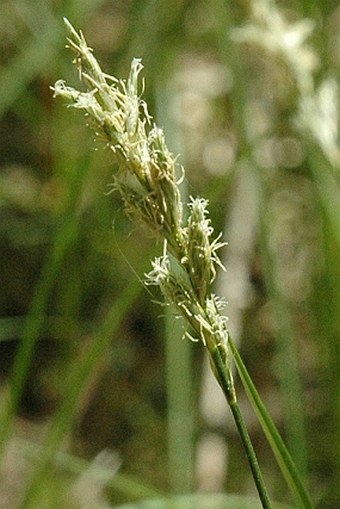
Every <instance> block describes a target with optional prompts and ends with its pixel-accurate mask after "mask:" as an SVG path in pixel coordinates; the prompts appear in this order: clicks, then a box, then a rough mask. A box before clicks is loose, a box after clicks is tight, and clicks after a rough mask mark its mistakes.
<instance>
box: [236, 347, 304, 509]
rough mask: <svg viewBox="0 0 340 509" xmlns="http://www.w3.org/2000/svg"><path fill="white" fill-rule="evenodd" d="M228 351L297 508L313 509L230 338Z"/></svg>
mask: <svg viewBox="0 0 340 509" xmlns="http://www.w3.org/2000/svg"><path fill="white" fill-rule="evenodd" d="M228 344H229V349H230V351H231V353H232V355H233V357H234V361H235V364H236V368H237V371H238V373H239V375H240V378H241V380H242V383H243V386H244V388H245V390H246V392H247V395H248V397H249V400H250V402H251V404H252V406H253V408H254V410H255V413H256V414H257V416H258V419H259V421H260V423H261V426H262V429H263V431H264V433H265V435H266V437H267V440H268V442H269V443H270V446H271V448H272V451H273V452H274V454H275V456H276V460H277V462H278V465H279V467H280V469H281V472H282V474H283V476H284V477H285V479H286V481H287V484H288V485H289V487H290V489H291V491H292V493H293V494H294V496H295V498H296V501H297V503H298V504H299V507H301V508H303V509H313V507H314V506H313V504H312V501H311V499H310V497H309V494H308V492H307V490H306V488H305V486H304V484H303V482H302V481H301V478H300V476H299V472H298V471H297V468H296V466H295V464H294V462H293V460H292V457H291V455H290V454H289V451H288V450H287V448H286V446H285V444H284V442H283V440H282V438H281V435H280V433H279V432H278V430H277V428H276V426H275V424H274V422H273V421H272V419H271V417H270V415H269V413H268V411H267V409H266V407H265V405H264V404H263V401H262V400H261V398H260V395H259V394H258V392H257V390H256V388H255V386H254V383H253V381H252V379H251V378H250V375H249V373H248V371H247V368H246V367H245V365H244V363H243V361H242V359H241V356H240V354H239V352H238V350H237V348H236V346H235V343H234V342H233V340H232V338H231V337H229V342H228Z"/></svg>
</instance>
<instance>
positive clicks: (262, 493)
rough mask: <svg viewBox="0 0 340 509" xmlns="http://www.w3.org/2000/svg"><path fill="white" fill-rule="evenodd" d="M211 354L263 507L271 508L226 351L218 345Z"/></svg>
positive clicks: (265, 508)
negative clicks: (238, 400) (226, 357)
mask: <svg viewBox="0 0 340 509" xmlns="http://www.w3.org/2000/svg"><path fill="white" fill-rule="evenodd" d="M210 355H211V358H212V362H213V368H214V371H215V375H216V378H217V380H218V382H219V384H220V386H221V388H222V390H223V393H224V395H225V397H226V398H227V401H228V404H229V407H230V409H231V412H232V414H233V417H234V421H235V424H236V427H237V430H238V432H239V435H240V438H241V441H242V444H243V447H244V450H245V453H246V456H247V459H248V462H249V466H250V469H251V473H252V475H253V479H254V482H255V485H256V489H257V491H258V494H259V497H260V500H261V503H262V507H263V509H271V507H272V506H271V503H270V500H269V496H268V492H267V488H266V485H265V482H264V478H263V475H262V472H261V469H260V465H259V462H258V460H257V456H256V453H255V450H254V447H253V444H252V441H251V438H250V436H249V433H248V429H247V426H246V423H245V420H244V418H243V415H242V412H241V409H240V407H239V404H238V402H237V397H236V392H235V387H234V383H233V378H232V374H231V371H230V370H229V368H228V367H227V366H226V364H225V361H224V359H225V352H224V347H223V346H222V345H217V346H216V347H215V348H213V349H212V351H210Z"/></svg>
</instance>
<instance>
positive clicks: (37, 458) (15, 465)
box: [0, 0, 340, 509]
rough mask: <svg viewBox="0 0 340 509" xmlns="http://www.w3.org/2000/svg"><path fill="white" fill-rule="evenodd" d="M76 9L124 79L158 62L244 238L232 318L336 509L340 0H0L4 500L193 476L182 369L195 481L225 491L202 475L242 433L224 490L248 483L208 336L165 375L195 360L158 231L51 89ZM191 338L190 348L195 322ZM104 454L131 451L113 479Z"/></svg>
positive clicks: (215, 201) (292, 438)
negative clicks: (211, 381)
mask: <svg viewBox="0 0 340 509" xmlns="http://www.w3.org/2000/svg"><path fill="white" fill-rule="evenodd" d="M63 16H67V17H68V18H69V19H70V20H71V22H72V23H73V24H74V26H75V27H77V28H82V30H83V31H84V33H85V35H86V39H87V41H88V43H89V44H90V45H91V46H92V47H93V48H94V49H95V52H96V56H97V57H99V59H100V61H101V64H102V67H103V68H104V69H106V70H107V72H109V73H110V74H113V75H115V76H118V77H124V76H127V73H128V70H129V66H130V61H131V58H132V57H141V58H142V59H143V63H144V66H145V70H144V76H145V80H146V86H145V92H144V93H145V98H146V100H147V101H148V104H149V109H150V112H151V113H152V114H153V115H154V117H155V118H157V123H158V124H159V125H163V126H164V128H165V132H166V137H167V142H168V144H169V146H170V148H173V150H174V152H180V153H181V161H182V162H183V163H185V166H186V174H187V182H186V184H185V187H186V190H187V191H186V192H187V193H188V194H192V195H196V194H200V195H202V196H204V197H205V198H207V199H209V200H210V210H211V213H212V219H213V224H214V227H215V230H216V231H220V230H223V232H224V240H226V241H228V242H229V247H228V248H227V249H226V251H225V260H224V262H225V264H226V266H227V269H228V272H227V273H226V274H225V275H223V274H221V275H220V276H219V279H218V291H219V293H220V294H222V295H223V296H225V297H226V299H227V300H228V301H229V307H228V308H227V314H229V316H230V329H231V331H232V332H233V334H234V336H237V339H238V341H239V344H240V349H241V352H242V354H243V357H244V361H245V363H246V364H247V366H248V367H249V370H250V371H251V373H252V376H253V377H254V380H255V382H256V384H257V386H258V389H259V391H260V393H261V394H262V395H263V397H264V399H265V400H266V401H267V404H268V407H269V409H270V411H271V412H272V415H273V417H274V420H275V421H276V422H277V424H278V426H279V427H280V429H282V431H283V433H284V435H285V436H286V438H287V443H288V446H289V448H290V449H291V451H292V454H293V457H294V458H295V460H296V462H297V464H298V466H299V468H300V470H301V471H302V472H303V473H304V475H305V476H306V480H307V484H308V485H309V487H310V490H311V494H312V498H313V499H314V500H315V502H316V505H317V506H318V507H320V508H321V507H322V508H325V509H332V508H334V507H335V505H336V501H337V500H338V499H339V496H340V494H339V487H338V483H337V477H339V458H340V437H339V426H338V422H339V415H340V407H339V397H338V391H339V369H338V362H339V346H338V345H339V340H338V338H339V332H340V324H339V316H340V292H339V290H340V282H339V281H340V277H339V276H340V274H339V267H340V249H339V248H340V198H339V167H340V164H339V136H338V124H339V109H338V90H337V82H338V75H339V54H340V39H339V33H340V10H339V7H338V5H337V2H332V1H331V0H328V1H325V2H310V1H308V2H307V1H305V2H303V1H302V0H300V2H298V1H289V2H280V3H277V4H273V3H272V2H267V1H265V0H257V1H255V2H249V3H248V2H224V1H222V0H208V1H191V0H179V1H175V0H159V1H154V0H115V1H111V0H110V1H104V0H83V1H82V2H80V1H79V0H73V1H70V0H64V1H57V0H55V1H52V0H48V1H43V0H39V1H36V2H30V1H29V0H26V1H25V0H3V1H2V2H1V8H0V47H1V51H0V267H1V292H0V350H1V358H0V368H1V382H2V385H1V394H0V395H1V401H2V402H4V404H3V407H4V408H5V411H4V412H3V417H2V424H4V425H3V426H2V427H1V428H2V430H4V431H1V433H3V435H2V437H3V440H2V444H3V447H2V449H3V451H2V453H3V454H2V456H1V459H2V471H3V476H4V477H3V478H4V483H3V486H4V488H1V489H0V507H13V508H15V507H19V502H18V500H19V497H20V495H21V494H23V496H24V500H26V502H23V504H22V507H28V506H29V504H31V506H32V507H51V508H52V507H66V506H67V504H68V505H69V506H70V507H87V506H86V503H87V504H90V501H91V504H92V505H91V507H95V504H97V505H98V507H102V506H103V504H104V502H101V501H102V497H103V496H104V495H103V493H102V488H103V486H105V485H107V496H108V497H109V500H110V503H111V505H112V506H114V505H115V504H118V503H125V502H130V501H131V500H133V499H138V498H145V497H151V496H156V495H157V494H158V493H159V492H161V491H162V492H168V491H170V489H176V486H174V483H173V482H171V472H173V471H174V467H173V465H172V466H171V465H169V461H170V463H171V461H174V460H173V459H171V458H177V459H176V460H175V461H179V459H180V457H181V447H182V446H180V448H179V449H180V450H179V453H178V451H177V453H176V451H175V452H174V451H169V450H168V448H167V441H169V435H168V434H167V422H168V416H169V415H172V418H173V414H171V408H172V407H171V405H172V404H174V405H176V401H177V400H179V399H180V398H181V396H182V394H183V385H185V384H188V385H189V386H190V385H191V384H193V385H194V390H193V394H192V395H191V398H192V399H193V401H192V408H194V409H195V410H194V413H195V414H194V417H195V420H194V425H192V422H191V423H190V424H189V423H188V426H187V428H186V431H188V433H186V434H185V432H184V431H183V436H185V440H186V441H187V443H188V442H190V443H193V444H194V450H195V454H194V459H193V461H194V465H193V468H192V472H189V476H190V477H191V479H189V480H188V479H186V481H185V482H186V483H187V486H190V485H191V486H192V487H193V489H195V490H201V489H202V490H204V489H205V490H210V491H213V490H214V489H216V485H214V481H213V480H212V481H211V482H210V481H209V480H208V477H207V471H209V469H211V470H214V469H213V467H212V466H213V465H214V468H215V467H216V465H217V463H218V460H217V458H220V456H218V455H217V456H214V455H213V454H212V451H213V450H214V444H216V443H217V444H219V445H218V446H217V448H216V449H218V450H219V451H224V447H225V444H227V447H228V451H229V452H228V462H227V463H228V466H227V472H226V476H225V478H224V474H225V470H224V466H223V464H221V468H220V472H222V475H220V474H219V471H218V469H217V468H216V471H215V470H214V475H215V478H218V477H219V475H220V477H221V481H220V485H218V486H217V488H218V489H219V490H221V489H226V490H228V491H230V492H239V493H244V494H248V493H253V487H252V481H251V478H250V476H249V473H248V472H247V469H246V468H245V463H244V461H245V460H244V459H243V456H242V451H241V449H240V447H239V444H238V440H237V438H236V435H235V432H234V430H233V428H232V426H231V425H229V422H228V417H226V418H225V420H223V419H222V420H221V419H220V418H219V417H216V418H215V419H214V418H213V417H210V419H209V418H208V417H207V415H206V411H205V407H204V401H203V400H204V397H205V396H204V394H205V391H206V386H205V378H204V376H202V373H204V368H203V364H202V361H203V354H204V351H203V349H202V348H201V347H200V346H199V345H193V352H192V359H191V362H192V370H191V371H192V373H189V374H188V370H187V371H186V373H187V375H186V376H187V377H188V379H187V380H185V379H184V378H183V376H184V375H181V378H180V383H176V380H173V379H174V378H175V376H174V375H173V374H172V375H171V379H172V383H171V380H169V376H168V378H167V377H166V369H167V372H168V374H169V372H171V373H176V365H177V363H180V360H179V359H178V358H177V359H176V360H175V359H174V360H173V361H172V357H170V356H172V355H176V353H174V352H173V350H174V349H173V348H171V346H170V347H169V345H168V346H167V348H165V341H164V334H165V327H164V320H163V318H162V317H160V316H159V313H160V310H159V307H157V306H155V305H154V304H153V303H152V302H151V300H152V298H153V299H154V300H157V298H158V296H157V295H154V296H151V298H150V295H148V294H147V293H146V291H145V290H143V286H142V284H141V283H140V281H139V278H141V279H142V278H143V274H144V273H145V272H147V271H148V270H149V269H150V262H149V260H150V257H152V256H154V254H155V253H156V251H157V250H159V249H160V246H154V241H153V239H150V238H149V236H148V235H147V233H146V232H145V231H143V230H141V229H140V227H139V226H136V225H134V224H132V223H130V222H128V220H126V218H125V216H124V213H123V211H122V204H121V203H120V202H119V199H118V197H117V196H116V195H115V194H110V195H109V196H107V195H106V194H107V193H108V191H110V182H111V181H112V178H111V176H112V173H113V172H114V171H115V168H114V167H113V166H112V164H111V162H110V156H109V154H108V153H106V152H105V150H103V148H102V146H101V145H100V142H98V141H96V140H93V137H92V134H91V132H90V131H89V130H87V129H86V127H85V126H84V125H83V120H82V118H81V117H80V115H77V113H76V112H74V111H70V110H66V109H65V107H63V106H62V105H61V104H60V103H59V102H57V101H54V100H53V99H52V92H51V91H50V89H49V86H50V85H52V84H53V83H54V82H55V81H56V80H57V79H58V78H60V77H64V78H67V81H68V82H70V83H72V82H74V83H76V80H77V77H76V75H75V73H74V69H73V67H72V66H71V64H70V52H69V51H67V50H65V49H64V45H65V30H64V26H63V23H62V17H63ZM76 84H77V86H78V83H76ZM112 225H113V228H112ZM161 313H162V311H161ZM170 322H172V323H173V322H174V321H171V320H170ZM168 328H169V325H167V329H168ZM170 328H172V326H170ZM176 335H178V338H176V337H173V338H171V339H172V342H176V341H177V342H178V348H182V344H181V335H182V330H181V328H180V327H179V331H178V334H175V336H176ZM175 344H176V343H175ZM171 352H172V353H171ZM169 364H170V365H171V364H172V365H173V368H174V369H173V371H169ZM166 366H168V367H167V368H166ZM13 369H14V370H15V372H13ZM179 369H180V367H179ZM10 380H12V381H13V385H12V386H11V384H10ZM174 382H175V383H174ZM10 388H12V391H13V394H14V396H15V398H16V399H17V403H18V404H17V409H16V412H15V418H13V415H12V414H11V412H10V411H8V408H7V407H6V404H5V403H6V401H7V397H8V392H9V390H10ZM15 398H14V399H15ZM211 400H212V401H213V398H211ZM170 402H175V403H171V405H170ZM241 403H243V402H242V401H241ZM245 408H246V409H247V407H246V406H245ZM210 416H211V409H210ZM171 422H173V421H171ZM249 424H250V431H251V434H252V436H253V437H254V441H255V445H256V448H257V450H258V452H259V456H260V461H261V463H262V464H263V469H264V474H265V477H266V479H267V482H268V486H269V490H270V491H271V493H272V495H273V498H275V499H277V500H282V501H284V502H287V501H288V502H289V498H287V497H286V491H287V490H286V486H285V484H284V481H283V480H282V478H281V477H280V475H279V472H278V470H277V468H276V467H275V466H274V461H273V459H272V457H271V455H270V452H269V448H268V446H267V445H266V444H265V442H264V438H263V436H262V434H261V433H260V431H259V430H260V428H259V426H258V424H257V423H256V422H255V420H254V419H253V417H252V414H249ZM175 426H176V423H175ZM181 427H182V428H185V427H186V423H185V422H182V421H181V420H180V425H179V426H178V423H177V427H176V430H181ZM176 433H177V438H178V442H177V443H181V442H180V440H181V436H180V435H181V431H179V432H178V431H177V432H176ZM205 437H210V442H209V440H208V442H206V444H208V449H207V448H204V441H203V439H204V438H205ZM23 440H24V442H23ZM176 440H177V439H176V436H175V437H172V439H171V441H170V442H168V443H171V444H172V446H171V447H173V448H176ZM23 443H24V444H26V445H25V446H23ZM33 444H35V445H34V446H33ZM44 444H45V445H44ZM46 444H48V447H49V448H46ZM209 444H210V445H209ZM103 449H111V450H113V451H114V455H113V456H112V455H110V454H108V455H107V456H105V458H104V466H105V469H106V470H105V475H102V476H101V475H99V474H100V468H99V474H98V468H97V470H96V465H97V463H96V460H93V458H95V457H97V458H98V455H99V453H100V451H103ZM61 450H63V451H67V452H68V454H69V456H67V458H68V459H65V457H64V458H63V459H62V457H61V456H60V454H61V453H60V451H61ZM182 450H183V451H185V450H188V449H185V446H183V449H182ZM202 451H205V453H203V452H202ZM118 454H119V459H118ZM202 454H203V457H202ZM182 455H184V453H183V454H182ZM76 457H77V458H83V459H84V460H85V459H87V460H89V461H91V462H92V463H91V465H90V466H89V467H88V468H87V469H85V472H84V473H83V474H82V475H81V476H80V477H78V478H77V479H76V476H77V475H78V474H79V471H80V470H84V466H83V463H82V462H81V461H80V460H79V459H78V460H76V459H75V458H76ZM77 461H78V463H77ZM210 461H211V463H210ZM79 462H80V463H79ZM102 462H103V458H102V456H100V455H99V465H102V464H103V463H102ZM202 462H203V465H205V469H204V468H203V467H202ZM185 464H186V463H185V458H184V459H183V462H182V463H181V462H180V463H179V465H178V468H177V470H178V472H177V474H178V475H177V477H178V478H179V479H181V478H182V479H184V478H185V477H186V473H185V472H183V470H181V468H182V469H185V468H187V467H185V466H183V465H185ZM75 465H76V467H77V468H75ZM103 468H104V467H103ZM117 468H119V472H118V473H117V474H116V476H114V477H113V478H112V479H111V477H110V476H111V474H112V475H113V474H114V472H115V471H116V469H117ZM110 469H111V470H110ZM168 470H169V472H170V475H168ZM175 470H176V468H175ZM108 471H109V473H108ZM32 472H33V477H31V476H32ZM91 472H94V473H95V472H97V474H98V475H97V474H96V475H97V477H98V479H99V480H98V479H97V477H96V475H95V474H94V473H93V475H92V474H91ZM84 476H85V477H84ZM86 476H87V477H86ZM119 476H120V477H119ZM124 476H126V477H124ZM169 478H170V480H169ZM84 479H85V481H84ZM96 479H97V480H96ZM77 483H78V484H77ZM81 483H83V484H81ZM37 486H38V488H37ZM79 486H80V487H79ZM82 486H87V487H88V493H91V496H90V495H88V496H87V495H86V493H87V492H86V490H85V488H84V489H83V488H82ZM150 486H152V488H151V487H150ZM182 486H185V484H183V485H182ZM170 487H171V488H170ZM177 490H181V488H180V486H177ZM79 493H83V495H84V493H85V496H83V497H81V496H80V495H79ZM62 496H65V499H62ZM91 497H93V498H91ZM61 499H62V500H63V502H61ZM32 504H35V505H32ZM58 504H59V505H58ZM60 504H61V505H60Z"/></svg>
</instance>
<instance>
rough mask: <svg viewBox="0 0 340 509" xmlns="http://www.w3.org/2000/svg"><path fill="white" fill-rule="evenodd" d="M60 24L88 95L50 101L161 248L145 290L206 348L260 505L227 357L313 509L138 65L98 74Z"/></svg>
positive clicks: (205, 225) (202, 214)
mask: <svg viewBox="0 0 340 509" xmlns="http://www.w3.org/2000/svg"><path fill="white" fill-rule="evenodd" d="M65 23H66V26H67V29H68V47H69V48H70V49H71V50H72V51H73V52H74V53H75V64H76V66H77V68H78V71H79V76H80V79H81V81H82V82H83V83H84V85H85V87H86V90H85V91H78V90H76V89H74V88H72V87H69V86H67V85H66V84H65V82H64V81H63V80H59V81H57V82H56V83H55V85H54V87H53V90H54V96H55V97H59V96H60V97H61V98H62V99H64V100H66V102H67V103H68V105H69V106H72V107H74V108H76V109H80V110H82V111H83V112H84V113H85V116H86V118H87V120H88V123H89V124H90V125H91V126H92V127H93V128H94V130H95V133H96V136H97V138H98V139H101V140H103V142H104V144H105V146H106V147H107V149H108V150H109V151H110V152H111V154H112V157H113V159H114V161H115V162H116V164H117V168H118V169H117V171H116V173H115V175H114V177H113V184H112V189H113V190H115V191H117V192H118V193H119V194H120V196H121V199H122V201H123V203H124V205H125V210H126V212H127V214H128V215H129V216H130V217H132V218H133V219H134V220H136V221H138V222H139V223H142V224H143V225H145V226H146V227H147V229H148V230H149V231H151V232H152V233H153V234H154V235H155V237H156V238H158V239H159V240H160V241H161V242H162V244H163V252H162V255H161V256H160V257H157V258H156V259H155V260H154V261H152V269H151V271H150V272H149V273H148V274H146V275H145V284H146V285H148V286H156V287H159V289H160V291H161V293H162V295H163V298H164V305H172V306H174V308H175V309H176V311H177V313H178V315H180V316H182V317H183V318H184V320H185V321H186V322H187V324H188V325H189V328H188V329H187V332H185V335H186V336H187V337H188V338H190V339H191V340H194V341H200V342H201V344H202V345H203V346H204V347H205V349H206V351H207V354H208V356H209V359H210V363H211V368H212V371H213V373H214V375H215V378H216V380H217V382H218V383H219V385H220V386H221V388H222V391H223V393H224V395H225V397H226V400H227V402H228V405H229V407H230V409H231V412H232V415H233V417H234V420H235V423H236V427H237V430H238V432H239V435H240V437H241V440H242V443H243V445H244V449H245V452H246V456H247V458H248V462H249V466H250V469H251V472H252V475H253V478H254V482H255V485H256V488H257V491H258V494H259V497H260V500H261V503H262V507H263V508H264V509H270V508H271V507H272V505H271V502H270V500H269V496H268V492H267V489H266V486H265V482H264V479H263V476H262V473H261V470H260V467H259V464H258V461H257V457H256V453H255V451H254V448H253V445H252V442H251V439H250V436H249V433H248V430H247V426H246V423H245V420H244V418H243V416H242V413H241V410H240V407H239V404H238V400H237V394H236V388H235V384H234V379H233V375H232V368H231V358H232V357H234V359H235V361H236V367H237V369H238V370H239V372H240V375H241V379H242V382H243V383H244V385H245V387H246V389H247V392H248V395H249V397H250V400H251V402H252V403H253V405H254V407H255V409H256V410H257V413H258V415H259V418H260V422H261V425H262V426H263V429H264V431H265V433H266V435H267V437H268V439H269V442H270V444H271V446H272V448H273V451H274V453H275V454H276V457H277V459H278V463H279V465H280V467H281V469H282V472H283V473H284V475H285V477H286V479H287V481H288V483H289V485H290V487H291V489H292V492H293V493H294V494H295V496H296V500H297V502H298V503H299V505H300V507H303V508H305V509H307V508H309V509H311V508H312V503H311V502H310V499H309V496H308V494H307V492H306V490H305V488H304V486H303V484H302V482H301V481H300V479H299V476H298V474H297V471H296V468H295V466H294V464H293V462H292V460H291V457H290V455H289V453H288V451H287V449H286V448H285V446H284V444H283V442H282V440H281V438H280V435H279V434H278V432H277V430H276V427H275V425H274V424H273V422H272V421H271V419H270V417H269V414H268V412H267V410H266V408H265V407H264V405H263V403H262V401H261V399H260V397H259V395H258V393H257V391H256V389H255V387H254V385H253V384H252V382H251V379H250V377H249V375H248V373H247V371H246V368H245V366H244V364H243V363H242V360H241V358H240V356H239V354H238V352H237V349H236V347H235V344H234V342H233V341H232V338H231V337H230V334H229V331H228V327H227V318H226V317H225V316H224V315H223V314H222V309H223V307H224V301H223V299H221V298H220V297H218V296H217V295H215V294H214V293H213V291H212V284H213V282H214V279H215V277H216V270H217V268H218V267H220V268H223V266H222V263H221V261H220V259H219V254H218V252H219V250H220V249H221V248H222V247H223V246H224V245H225V242H223V241H222V240H221V235H217V236H215V235H214V230H213V227H212V226H211V221H210V218H209V211H208V202H207V200H205V199H204V198H200V197H196V198H194V197H190V198H189V203H188V204H187V205H186V209H185V205H184V204H183V203H182V198H181V193H180V183H181V180H182V179H183V177H184V169H183V167H182V166H181V165H180V164H179V163H178V160H177V158H176V157H174V156H173V154H172V153H171V152H170V151H169V149H168V147H167V145H166V142H165V137H164V133H163V131H162V129H161V128H159V127H158V126H157V125H156V124H155V123H154V122H153V120H152V117H151V116H150V114H149V112H148V108H147V104H146V103H145V101H144V100H143V99H142V98H141V96H140V92H141V90H140V89H141V86H140V78H139V75H140V72H141V70H142V63H141V61H140V59H137V58H135V59H133V61H132V64H131V70H130V75H129V77H128V79H127V80H126V81H123V80H118V79H117V78H115V77H112V76H109V75H107V74H105V73H104V72H103V71H102V70H101V68H100V66H99V64H98V62H97V60H96V59H95V57H94V55H93V53H92V50H91V49H90V48H89V47H88V45H87V43H86V41H85V39H84V37H83V34H82V33H81V32H79V33H78V32H77V31H76V30H75V29H74V28H73V27H72V25H71V24H70V23H69V22H68V21H67V20H65ZM184 217H186V220H184Z"/></svg>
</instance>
